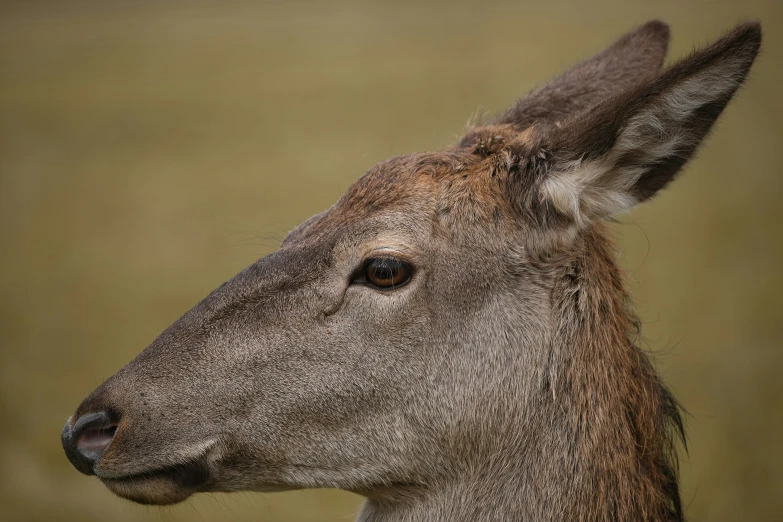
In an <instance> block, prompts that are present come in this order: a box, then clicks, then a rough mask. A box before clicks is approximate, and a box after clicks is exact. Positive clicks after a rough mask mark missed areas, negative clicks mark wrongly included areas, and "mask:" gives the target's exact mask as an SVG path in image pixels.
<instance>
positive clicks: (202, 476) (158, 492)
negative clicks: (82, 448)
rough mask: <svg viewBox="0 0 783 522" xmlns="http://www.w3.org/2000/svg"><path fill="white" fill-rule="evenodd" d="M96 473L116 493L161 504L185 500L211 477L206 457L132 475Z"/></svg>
mask: <svg viewBox="0 0 783 522" xmlns="http://www.w3.org/2000/svg"><path fill="white" fill-rule="evenodd" d="M96 474H97V476H98V478H99V479H100V480H101V481H102V482H103V483H104V485H105V486H106V487H107V488H109V490H110V491H111V492H112V493H114V494H115V495H118V496H120V497H122V498H125V499H128V500H132V501H133V502H138V503H139V504H152V505H159V506H162V505H168V504H176V503H178V502H182V501H183V500H185V499H187V498H188V497H189V496H191V495H192V494H194V493H197V492H198V491H203V488H204V486H205V484H206V483H207V481H208V480H209V478H210V472H209V469H208V467H207V463H206V461H205V459H203V458H200V459H197V460H193V461H190V462H187V463H184V464H179V465H175V466H167V467H165V468H158V469H155V470H150V471H147V472H143V473H134V474H131V475H116V474H110V475H105V474H104V476H101V475H102V474H101V473H100V472H98V473H96Z"/></svg>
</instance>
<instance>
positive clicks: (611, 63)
mask: <svg viewBox="0 0 783 522" xmlns="http://www.w3.org/2000/svg"><path fill="white" fill-rule="evenodd" d="M668 45H669V26H668V25H666V24H665V23H663V22H661V21H659V20H653V21H650V22H647V23H646V24H644V25H642V26H641V27H638V28H636V29H634V30H633V31H631V32H629V33H627V34H626V35H625V36H623V37H622V38H620V39H619V40H617V41H616V42H615V43H614V44H612V45H611V46H610V47H608V48H607V49H605V50H604V51H603V52H601V53H599V54H597V55H595V56H594V57H592V58H590V59H589V60H587V61H585V62H582V63H581V64H579V65H577V66H576V67H574V68H572V69H570V70H569V71H567V72H565V73H563V74H562V75H560V76H558V77H557V78H555V79H554V80H552V81H551V82H549V83H548V84H546V85H545V86H543V87H541V88H539V89H536V90H534V91H533V92H531V93H530V94H528V95H527V96H525V97H523V98H521V99H520V100H518V101H517V102H516V103H515V104H514V105H513V106H512V107H511V108H510V109H508V110H507V111H506V112H505V113H503V114H502V115H501V116H500V117H498V118H497V119H496V120H495V122H494V123H497V124H511V125H512V126H513V127H514V128H515V129H516V130H524V129H526V128H528V127H530V126H531V125H533V124H534V123H540V122H547V121H548V122H556V121H559V120H562V119H564V118H567V117H568V116H571V115H573V114H576V113H578V112H580V111H582V110H584V109H586V108H587V107H590V106H592V105H594V104H596V103H598V102H599V101H600V100H602V99H604V98H607V97H609V96H612V95H614V94H616V93H618V92H622V91H624V90H626V89H628V88H630V87H632V86H633V85H636V84H638V83H639V82H640V81H643V80H645V79H650V78H653V77H655V76H656V75H657V74H658V72H659V71H660V69H661V65H662V64H663V59H664V58H665V56H666V49H667V47H668Z"/></svg>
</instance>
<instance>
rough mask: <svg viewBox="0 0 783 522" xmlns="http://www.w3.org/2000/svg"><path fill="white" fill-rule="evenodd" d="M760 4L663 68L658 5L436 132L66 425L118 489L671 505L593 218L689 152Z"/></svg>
mask: <svg viewBox="0 0 783 522" xmlns="http://www.w3.org/2000/svg"><path fill="white" fill-rule="evenodd" d="M760 41H761V29H760V26H759V24H758V23H747V24H742V25H739V26H737V27H736V28H735V29H734V30H732V31H731V32H730V33H728V34H727V35H726V36H724V37H723V38H721V39H720V40H718V41H717V42H715V43H714V44H712V45H711V46H709V47H707V48H705V49H702V50H700V51H698V52H695V53H693V54H692V55H691V56H689V57H687V58H685V59H684V60H682V61H680V62H677V63H676V64H675V65H673V66H672V67H670V68H668V69H666V70H665V71H661V66H662V63H663V59H664V55H665V53H666V49H667V42H668V27H667V26H666V25H665V24H663V23H662V22H657V21H654V22H650V23H647V24H646V25H644V26H642V27H640V28H638V29H636V30H634V31H632V32H631V33H629V34H627V35H626V36H624V37H622V38H621V39H620V40H618V41H617V42H616V43H615V44H613V45H612V46H611V47H609V48H608V49H606V50H605V51H603V52H602V53H600V54H598V55H596V56H595V57H593V58H592V59H590V60H588V61H586V62H584V63H582V64H581V65H578V66H577V67H575V68H573V69H571V70H570V71H568V72H566V73H565V74H563V75H561V76H560V77H559V78H557V79H555V80H554V81H552V82H551V83H549V84H548V85H546V86H544V87H542V88H540V89H538V90H535V91H533V92H532V93H530V94H529V95H528V96H526V97H524V98H522V99H521V100H520V101H518V102H517V103H516V104H515V105H514V106H512V107H511V108H510V109H509V110H508V111H507V112H505V113H504V114H502V115H501V116H500V117H498V118H497V119H495V120H494V121H492V122H489V123H487V124H485V125H482V126H479V127H476V128H473V129H471V130H470V131H469V132H468V133H467V135H466V136H465V137H464V138H463V139H462V140H461V141H460V142H459V144H457V145H456V146H454V147H451V148H449V149H447V150H445V151H442V152H436V153H423V154H413V155H409V156H402V157H398V158H394V159H391V160H388V161H385V162H383V163H381V164H379V165H377V166H375V167H373V168H372V169H370V171H369V172H367V173H366V174H365V175H364V176H362V177H361V178H360V179H359V180H358V181H356V182H355V183H354V184H353V186H351V187H350V189H349V190H348V191H347V192H346V193H345V195H344V196H343V197H342V198H340V200H339V201H338V202H337V203H336V204H335V205H334V206H333V207H332V208H330V209H329V210H327V211H325V212H323V213H321V214H318V215H316V216H314V217H313V218H311V219H309V220H308V221H306V222H305V223H304V224H302V225H301V226H299V227H298V228H296V229H295V230H294V231H293V232H291V233H290V234H289V235H288V237H287V238H286V239H285V240H284V241H283V243H282V245H281V247H280V249H279V250H278V251H276V252H274V253H273V254H270V255H268V256H266V257H264V258H262V259H260V260H258V261H257V262H255V263H253V264H252V265H250V266H249V267H247V268H246V269H244V270H243V271H242V272H240V273H239V274H238V275H237V276H235V277H234V278H233V279H231V280H230V281H228V282H226V283H224V284H223V285H222V286H220V287H219V288H217V289H216V290H215V291H213V292H212V293H211V294H210V295H209V296H207V297H206V298H205V299H204V300H203V301H202V302H201V303H199V304H198V305H196V306H195V307H194V308H193V309H192V310H190V311H189V312H187V313H186V314H185V315H184V316H183V317H182V318H181V319H179V320H178V321H177V322H175V323H174V324H173V325H172V326H171V327H169V328H168V329H167V330H166V331H165V332H163V333H162V334H161V335H160V337H158V338H157V339H156V340H155V341H154V342H153V343H152V344H151V345H150V346H149V347H148V348H147V349H145V350H144V351H143V352H142V353H141V354H140V355H139V356H138V357H136V359H134V360H133V361H132V362H130V363H129V364H128V365H127V366H125V367H124V368H122V369H121V370H120V371H119V372H117V373H116V374H115V375H114V376H112V377H111V378H109V379H108V380H107V381H106V382H104V383H103V384H102V385H101V386H99V387H98V388H97V389H96V390H95V391H94V392H92V393H91V394H90V395H89V396H88V397H87V398H86V399H85V400H84V401H83V402H82V404H81V405H80V406H79V407H78V409H77V410H76V413H75V414H74V415H73V416H72V417H71V418H70V420H69V421H68V422H67V424H66V425H65V428H64V430H63V433H62V441H63V446H64V448H65V452H66V454H67V456H68V458H69V459H70V460H71V462H72V463H73V465H74V466H75V467H76V468H77V469H78V470H79V471H81V472H83V473H85V474H88V475H89V474H94V475H96V476H97V477H98V478H99V479H100V480H102V481H103V482H104V483H105V484H106V486H107V487H108V488H109V489H110V490H111V491H113V492H114V493H116V494H117V495H120V496H122V497H125V498H128V499H131V500H134V501H137V502H141V503H147V504H170V503H175V502H179V501H182V500H183V499H185V498H187V497H188V496H190V495H191V494H194V493H196V492H202V491H238V490H254V491H277V490H286V489H296V488H309V487H334V488H342V489H345V490H350V491H354V492H358V493H360V494H363V495H365V496H366V497H367V498H368V502H367V504H366V506H365V508H364V511H363V513H362V515H361V516H362V517H363V518H364V519H366V520H501V519H502V520H512V519H513V520H517V519H525V520H679V519H681V518H682V509H681V506H680V501H679V494H678V488H677V472H676V459H675V456H674V445H675V441H676V437H677V433H678V432H681V423H680V418H679V413H678V409H677V406H676V403H675V402H674V400H673V399H672V398H671V396H670V395H669V393H668V392H667V391H666V388H665V387H664V386H663V385H662V384H661V383H660V381H659V379H658V377H657V375H656V373H655V372H654V370H653V369H652V367H651V366H650V364H649V362H648V359H647V357H646V356H645V354H644V353H643V352H642V351H641V350H639V349H638V348H637V347H636V345H635V336H636V334H637V333H638V332H637V328H636V325H637V322H636V320H635V318H634V316H633V314H632V313H631V312H630V310H629V308H628V306H627V297H626V294H625V292H624V290H623V285H622V274H621V272H620V270H619V269H618V268H617V266H616V264H615V261H614V258H613V253H612V249H611V244H610V243H609V240H608V239H607V237H606V232H605V229H604V227H603V225H602V224H601V223H602V221H604V220H606V219H607V218H610V217H611V216H612V215H614V214H616V213H618V212H623V211H627V210H629V209H630V208H632V207H633V206H634V205H636V204H638V203H640V202H643V201H646V200H648V199H649V198H651V197H652V196H653V195H654V194H655V193H657V192H658V191H659V190H660V189H661V188H663V187H664V186H666V185H667V184H668V183H669V182H670V181H671V180H672V179H673V178H674V177H675V175H676V174H677V172H678V171H679V170H680V169H681V167H682V166H683V164H684V163H685V162H686V161H688V159H689V158H690V157H691V156H692V155H693V153H694V151H695V150H696V148H697V146H698V145H699V143H700V142H701V141H702V140H703V139H704V137H705V136H706V134H707V133H708V132H709V130H710V128H711V127H712V125H713V123H714V122H715V120H716V118H717V117H718V116H719V114H720V113H721V111H722V110H723V108H724V107H725V106H726V104H727V103H728V101H729V100H730V99H731V97H732V96H733V95H734V93H735V92H736V91H737V89H738V88H739V86H740V85H741V84H742V83H743V81H744V80H745V78H746V76H747V74H748V71H749V69H750V67H751V64H752V63H753V60H754V58H755V56H756V54H757V52H758V49H759V45H760Z"/></svg>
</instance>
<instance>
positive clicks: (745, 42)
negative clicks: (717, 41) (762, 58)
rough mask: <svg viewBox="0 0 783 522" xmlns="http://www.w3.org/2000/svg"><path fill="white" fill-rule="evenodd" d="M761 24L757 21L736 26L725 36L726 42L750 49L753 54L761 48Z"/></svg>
mask: <svg viewBox="0 0 783 522" xmlns="http://www.w3.org/2000/svg"><path fill="white" fill-rule="evenodd" d="M761 34H762V32H761V22H760V21H759V20H749V21H747V22H742V23H741V24H738V25H737V26H736V27H734V29H733V30H732V31H731V32H730V33H729V34H728V35H727V38H726V39H727V40H728V41H729V42H730V44H731V45H736V46H740V47H743V48H745V49H750V50H751V51H753V52H754V56H755V53H756V52H758V50H759V48H760V47H761Z"/></svg>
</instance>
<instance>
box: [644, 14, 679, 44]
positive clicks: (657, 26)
mask: <svg viewBox="0 0 783 522" xmlns="http://www.w3.org/2000/svg"><path fill="white" fill-rule="evenodd" d="M639 29H640V30H641V31H642V32H645V33H649V34H652V35H654V36H656V37H658V38H660V39H661V40H665V41H668V40H669V36H670V35H671V30H670V29H669V24H667V23H666V22H664V21H663V20H659V19H657V18H656V19H654V20H650V21H648V22H647V23H645V24H644V25H643V26H641V27H640V28H639Z"/></svg>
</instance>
